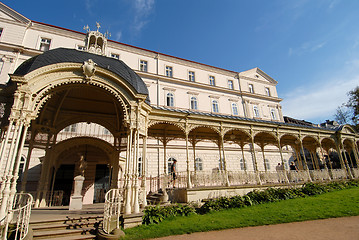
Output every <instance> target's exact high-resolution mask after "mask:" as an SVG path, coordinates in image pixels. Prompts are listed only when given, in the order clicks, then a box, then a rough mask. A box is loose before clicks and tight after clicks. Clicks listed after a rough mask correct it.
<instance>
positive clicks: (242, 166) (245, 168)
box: [239, 158, 247, 170]
mask: <svg viewBox="0 0 359 240" xmlns="http://www.w3.org/2000/svg"><path fill="white" fill-rule="evenodd" d="M245 161H246V160H245V159H244V161H243V159H242V158H241V160H239V165H240V167H241V170H247V164H245Z"/></svg>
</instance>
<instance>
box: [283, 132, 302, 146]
mask: <svg viewBox="0 0 359 240" xmlns="http://www.w3.org/2000/svg"><path fill="white" fill-rule="evenodd" d="M286 136H291V137H293V138H294V139H295V140H294V144H293V145H291V144H284V143H283V141H284V138H285V137H286ZM299 141H300V139H299V136H298V135H295V134H293V133H285V134H282V135H281V136H280V137H279V142H280V146H281V147H284V146H286V145H289V146H291V147H294V148H297V147H299Z"/></svg>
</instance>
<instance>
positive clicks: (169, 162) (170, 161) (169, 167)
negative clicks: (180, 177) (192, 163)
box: [167, 157, 177, 174]
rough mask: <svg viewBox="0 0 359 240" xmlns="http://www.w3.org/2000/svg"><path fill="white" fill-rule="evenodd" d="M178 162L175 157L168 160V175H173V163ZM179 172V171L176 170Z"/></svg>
mask: <svg viewBox="0 0 359 240" xmlns="http://www.w3.org/2000/svg"><path fill="white" fill-rule="evenodd" d="M174 160H176V159H175V158H173V157H170V158H169V159H168V160H167V173H168V174H171V166H172V163H173V161H174ZM176 171H177V169H176Z"/></svg>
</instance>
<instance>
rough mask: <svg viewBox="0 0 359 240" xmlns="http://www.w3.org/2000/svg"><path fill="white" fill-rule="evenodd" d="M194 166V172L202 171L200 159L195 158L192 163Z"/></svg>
mask: <svg viewBox="0 0 359 240" xmlns="http://www.w3.org/2000/svg"><path fill="white" fill-rule="evenodd" d="M194 165H195V170H196V171H202V170H203V163H202V159H201V158H196V159H195V162H194Z"/></svg>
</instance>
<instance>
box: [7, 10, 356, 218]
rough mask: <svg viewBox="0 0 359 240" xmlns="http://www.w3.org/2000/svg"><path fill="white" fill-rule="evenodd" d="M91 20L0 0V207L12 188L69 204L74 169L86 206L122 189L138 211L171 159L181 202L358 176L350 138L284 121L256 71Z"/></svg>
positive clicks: (130, 209)
mask: <svg viewBox="0 0 359 240" xmlns="http://www.w3.org/2000/svg"><path fill="white" fill-rule="evenodd" d="M99 28H100V26H99V25H97V26H96V28H95V29H92V30H91V29H90V28H89V27H85V28H84V30H85V32H84V33H81V32H76V31H72V30H69V29H64V28H61V27H57V26H51V25H49V24H46V23H40V22H36V21H32V20H30V19H28V18H26V17H24V16H22V15H21V14H19V13H17V12H16V11H14V10H12V9H10V8H9V7H7V6H6V5H4V4H2V3H0V56H2V58H1V62H0V69H1V70H0V71H1V72H0V82H1V84H3V87H2V89H1V94H0V96H1V108H2V109H1V110H2V120H1V124H2V125H1V126H2V131H1V141H2V142H1V147H0V160H1V165H0V166H1V173H2V177H3V178H2V183H1V196H2V197H3V199H5V200H3V202H2V205H1V212H2V214H3V213H4V211H5V209H6V207H7V206H8V205H7V201H8V200H7V199H11V198H12V197H13V196H14V194H15V193H16V192H17V191H22V192H32V193H33V196H34V198H35V207H39V206H48V205H56V204H63V205H67V204H69V202H70V199H71V198H70V196H71V194H73V190H74V189H73V180H74V177H75V176H78V175H81V176H83V177H84V179H85V180H84V182H83V187H82V189H81V195H82V196H83V203H84V204H91V203H94V202H101V201H103V200H104V194H105V192H106V191H107V190H109V189H111V188H121V189H124V192H123V198H124V212H125V213H137V212H139V211H140V210H139V209H140V207H141V206H145V205H146V195H147V194H148V193H149V192H154V191H157V190H158V189H160V188H162V189H165V188H167V187H170V186H172V183H171V184H169V182H170V179H169V171H170V166H171V164H172V163H173V161H174V160H177V175H178V179H177V180H176V182H175V183H174V184H175V186H176V187H177V188H178V189H179V191H178V195H176V196H177V197H174V198H176V199H177V200H179V201H192V200H198V199H200V198H206V197H211V193H210V192H211V190H209V192H207V193H204V191H202V192H201V194H202V195H201V196H199V195H200V194H199V195H198V197H197V198H194V199H192V198H191V197H190V195H189V194H187V193H186V194H183V192H180V190H181V189H187V190H188V189H199V188H202V187H211V186H212V187H218V186H224V187H229V186H241V185H245V184H253V185H256V184H262V185H263V184H272V183H283V182H290V181H294V180H295V181H313V180H331V179H340V178H353V177H358V175H359V172H358V168H357V166H358V143H359V135H358V134H357V133H356V132H355V131H354V130H353V129H352V128H351V127H350V126H348V125H344V126H338V127H337V128H322V127H313V126H307V125H300V124H288V123H285V122H284V118H283V114H282V109H281V105H280V102H281V100H282V99H281V98H279V97H278V95H277V91H276V85H277V81H275V80H274V79H272V78H271V77H270V76H268V75H267V74H266V73H264V72H263V71H262V70H260V69H259V68H253V69H251V70H248V71H244V72H235V71H230V70H225V69H221V68H217V67H213V66H208V65H206V64H201V63H197V62H193V61H190V60H186V59H181V58H178V57H174V56H169V55H166V54H163V53H158V52H155V51H150V50H146V49H142V48H139V47H134V46H130V45H127V44H123V43H119V42H115V41H112V40H108V39H107V36H106V34H102V33H101V31H100V29H99ZM9 76H10V77H9ZM331 153H336V156H337V158H338V166H333V163H334V162H333V156H331ZM290 162H295V164H296V166H297V169H298V171H297V172H295V173H294V172H289V173H287V172H286V171H285V170H286V169H288V164H289V163H290ZM278 163H279V164H280V165H281V169H278V167H277V166H278ZM278 170H279V171H278ZM279 173H280V174H279ZM165 192H166V191H165ZM212 192H213V191H212ZM203 194H204V195H203ZM192 195H193V194H192ZM0 217H1V216H0Z"/></svg>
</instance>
